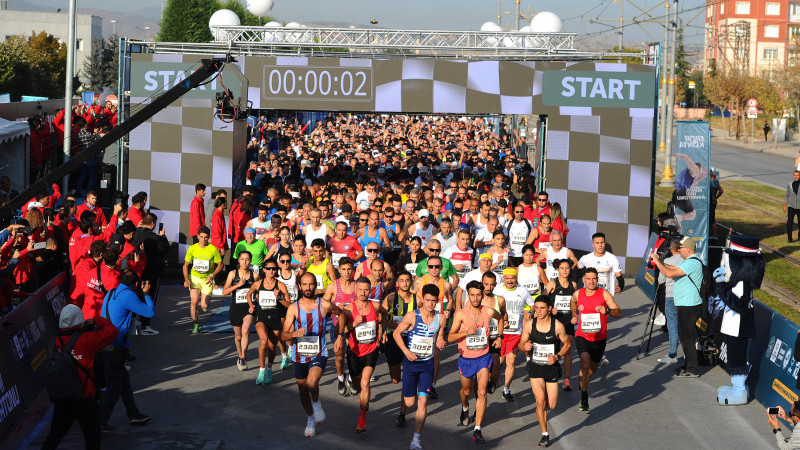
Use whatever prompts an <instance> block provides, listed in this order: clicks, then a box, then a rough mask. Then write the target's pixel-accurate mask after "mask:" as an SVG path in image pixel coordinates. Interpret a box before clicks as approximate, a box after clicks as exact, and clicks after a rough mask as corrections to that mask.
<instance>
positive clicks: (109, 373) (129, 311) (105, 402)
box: [100, 270, 155, 431]
mask: <svg viewBox="0 0 800 450" xmlns="http://www.w3.org/2000/svg"><path fill="white" fill-rule="evenodd" d="M154 312H155V310H154V309H153V299H152V298H151V297H150V283H149V282H148V281H144V282H140V280H139V276H138V275H136V273H135V272H134V271H132V270H126V271H125V273H124V274H123V275H122V281H121V282H120V284H119V286H117V288H116V289H112V290H111V291H109V292H108V293H107V294H106V297H105V301H104V302H103V309H102V312H101V316H102V317H103V318H106V319H109V320H110V321H111V323H112V324H114V326H115V327H117V329H118V330H119V334H118V335H117V338H116V339H115V340H114V342H113V343H112V344H111V345H109V346H108V347H106V348H105V349H103V351H102V352H100V359H101V360H102V361H103V369H104V373H105V374H106V380H107V387H106V390H105V392H103V395H102V396H101V397H100V423H101V424H102V429H103V430H104V431H113V427H111V426H109V425H108V419H109V418H111V413H112V412H113V411H114V406H115V405H116V404H117V400H119V398H120V396H121V397H122V403H123V404H124V405H125V412H126V414H127V416H128V421H129V423H130V424H131V425H144V424H145V423H147V422H148V421H149V420H150V416H148V415H145V414H142V413H141V412H140V411H139V409H138V408H137V407H136V402H135V401H134V400H133V388H131V380H130V376H129V375H128V370H127V369H126V368H125V361H126V360H127V358H128V354H129V353H130V351H129V348H130V344H129V343H128V328H129V327H130V326H131V320H132V319H133V315H134V314H139V315H140V316H142V317H153V314H154Z"/></svg>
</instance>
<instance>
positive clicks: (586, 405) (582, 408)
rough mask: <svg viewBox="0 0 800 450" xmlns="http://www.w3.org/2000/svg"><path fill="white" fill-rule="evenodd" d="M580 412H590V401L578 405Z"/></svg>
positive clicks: (582, 401) (583, 401)
mask: <svg viewBox="0 0 800 450" xmlns="http://www.w3.org/2000/svg"><path fill="white" fill-rule="evenodd" d="M578 410H579V411H584V412H587V411H589V401H588V400H581V404H580V405H578Z"/></svg>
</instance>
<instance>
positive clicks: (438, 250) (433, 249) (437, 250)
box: [428, 248, 442, 252]
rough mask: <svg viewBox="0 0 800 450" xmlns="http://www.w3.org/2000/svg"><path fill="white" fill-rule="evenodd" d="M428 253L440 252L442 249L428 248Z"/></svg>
mask: <svg viewBox="0 0 800 450" xmlns="http://www.w3.org/2000/svg"><path fill="white" fill-rule="evenodd" d="M428 251H431V252H440V251H442V249H440V248H429V249H428Z"/></svg>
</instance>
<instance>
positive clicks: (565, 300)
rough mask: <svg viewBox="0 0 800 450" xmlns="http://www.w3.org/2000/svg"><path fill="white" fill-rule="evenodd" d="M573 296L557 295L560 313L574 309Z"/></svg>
mask: <svg viewBox="0 0 800 450" xmlns="http://www.w3.org/2000/svg"><path fill="white" fill-rule="evenodd" d="M571 304H572V296H570V295H556V302H555V307H556V311H558V312H560V313H568V312H570V311H571V310H572V307H571Z"/></svg>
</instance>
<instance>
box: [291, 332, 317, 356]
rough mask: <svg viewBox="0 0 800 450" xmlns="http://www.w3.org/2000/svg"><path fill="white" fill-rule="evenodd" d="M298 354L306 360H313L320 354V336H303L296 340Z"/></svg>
mask: <svg viewBox="0 0 800 450" xmlns="http://www.w3.org/2000/svg"><path fill="white" fill-rule="evenodd" d="M295 340H296V342H297V354H298V355H300V356H303V357H306V358H313V357H315V356H318V355H319V353H320V345H319V336H302V337H299V338H295Z"/></svg>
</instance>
